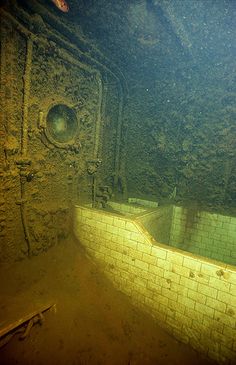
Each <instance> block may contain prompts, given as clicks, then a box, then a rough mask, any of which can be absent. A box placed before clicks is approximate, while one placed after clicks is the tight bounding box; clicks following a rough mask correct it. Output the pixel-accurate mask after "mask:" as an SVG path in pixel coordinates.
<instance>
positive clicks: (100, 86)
mask: <svg viewBox="0 0 236 365" xmlns="http://www.w3.org/2000/svg"><path fill="white" fill-rule="evenodd" d="M96 79H97V82H98V110H97V119H96V126H95V141H94V152H93V158H94V159H96V158H98V157H99V156H98V153H99V143H100V133H101V109H102V94H103V84H102V79H101V77H100V74H96Z"/></svg>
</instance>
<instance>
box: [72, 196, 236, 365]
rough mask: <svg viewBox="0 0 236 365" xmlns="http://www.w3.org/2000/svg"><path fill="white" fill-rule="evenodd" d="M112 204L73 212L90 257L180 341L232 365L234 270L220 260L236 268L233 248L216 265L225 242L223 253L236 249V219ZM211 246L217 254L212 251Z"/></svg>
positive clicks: (137, 204)
mask: <svg viewBox="0 0 236 365" xmlns="http://www.w3.org/2000/svg"><path fill="white" fill-rule="evenodd" d="M109 204H110V207H108V211H106V210H104V209H95V208H92V207H88V206H83V205H76V206H75V209H74V233H75V236H76V237H77V239H78V240H79V242H80V244H81V245H82V246H83V247H84V248H85V250H86V251H87V253H88V255H89V256H90V257H91V258H92V259H93V260H94V261H96V263H97V264H99V266H100V267H101V268H102V270H103V271H104V273H105V274H106V275H107V276H108V277H109V278H110V279H111V281H112V282H113V284H114V285H115V286H116V287H117V288H118V289H119V290H121V291H122V292H124V293H125V294H127V295H128V296H129V297H130V300H131V301H132V303H133V304H134V305H137V306H138V307H139V308H141V309H143V310H144V311H145V312H147V313H149V314H150V315H151V316H152V317H153V318H154V320H156V321H157V322H158V324H159V325H160V326H162V327H163V328H165V329H166V330H167V331H168V332H169V333H171V334H172V335H173V336H174V337H176V338H177V339H178V340H180V341H182V342H184V343H188V344H190V345H191V346H192V347H193V348H195V349H196V350H197V351H200V352H202V353H204V354H205V355H207V356H208V357H210V358H213V359H216V360H217V361H218V362H219V363H221V364H234V363H235V362H234V361H236V285H235V283H236V267H235V266H231V265H229V264H226V263H223V262H222V258H223V259H224V260H225V261H227V260H228V261H230V262H234V261H233V260H234V258H233V255H232V254H233V250H232V249H231V246H230V247H229V250H230V254H229V252H228V250H227V252H226V251H223V249H222V250H221V256H219V260H221V261H215V260H213V259H212V256H213V253H214V254H215V253H218V254H219V251H220V249H219V248H220V247H221V243H222V240H223V239H224V238H225V237H227V238H226V239H225V243H224V247H225V245H226V243H228V244H229V242H232V243H231V244H232V245H233V242H234V232H235V231H234V229H233V228H234V218H232V217H224V216H221V215H215V214H210V213H207V212H199V211H196V210H195V211H193V210H187V209H186V208H182V207H177V206H172V205H168V206H160V207H158V206H157V204H156V205H155V206H153V202H151V204H150V205H149V206H148V204H147V205H146V204H141V202H137V201H136V202H130V203H120V202H110V203H109ZM109 209H112V210H113V211H109ZM200 233H201V234H200ZM231 239H232V241H231ZM213 243H214V244H215V245H216V246H217V247H218V251H217V250H215V251H213V250H212V251H211V253H209V252H208V249H207V247H208V248H209V247H210V245H211V244H212V246H214V244H213ZM204 253H205V255H206V254H207V255H209V256H210V255H211V258H207V257H203V256H200V255H203V254H204ZM223 253H224V255H223ZM222 255H223V256H222Z"/></svg>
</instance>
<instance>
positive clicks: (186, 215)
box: [169, 206, 236, 265]
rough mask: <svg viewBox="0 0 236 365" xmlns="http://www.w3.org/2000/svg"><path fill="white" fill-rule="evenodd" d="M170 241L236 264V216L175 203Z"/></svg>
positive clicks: (207, 255)
mask: <svg viewBox="0 0 236 365" xmlns="http://www.w3.org/2000/svg"><path fill="white" fill-rule="evenodd" d="M169 244H170V245H171V246H174V247H178V248H181V249H182V250H186V251H189V252H192V253H196V254H199V255H201V256H205V257H209V258H212V259H215V260H219V261H223V262H225V263H228V264H232V265H236V217H229V216H224V215H221V214H212V213H208V212H203V211H198V210H196V209H191V208H188V209H187V208H183V207H177V206H175V207H174V209H173V219H172V228H171V235H170V242H169Z"/></svg>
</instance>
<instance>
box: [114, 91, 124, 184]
mask: <svg viewBox="0 0 236 365" xmlns="http://www.w3.org/2000/svg"><path fill="white" fill-rule="evenodd" d="M119 89H120V90H119V108H118V122H117V135H116V150H115V178H114V186H115V188H117V186H118V180H119V174H120V145H121V132H122V116H123V106H124V97H123V91H122V87H121V86H120V85H119Z"/></svg>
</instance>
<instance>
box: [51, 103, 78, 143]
mask: <svg viewBox="0 0 236 365" xmlns="http://www.w3.org/2000/svg"><path fill="white" fill-rule="evenodd" d="M77 132H78V121H77V116H76V113H75V111H74V110H73V109H72V108H70V107H69V106H67V105H65V104H56V105H54V106H52V107H51V108H50V109H49V111H48V113H47V117H46V135H47V137H48V139H49V140H50V141H51V142H52V143H54V144H57V145H58V146H61V147H63V145H68V144H71V143H73V142H74V140H75V137H76V135H77Z"/></svg>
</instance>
